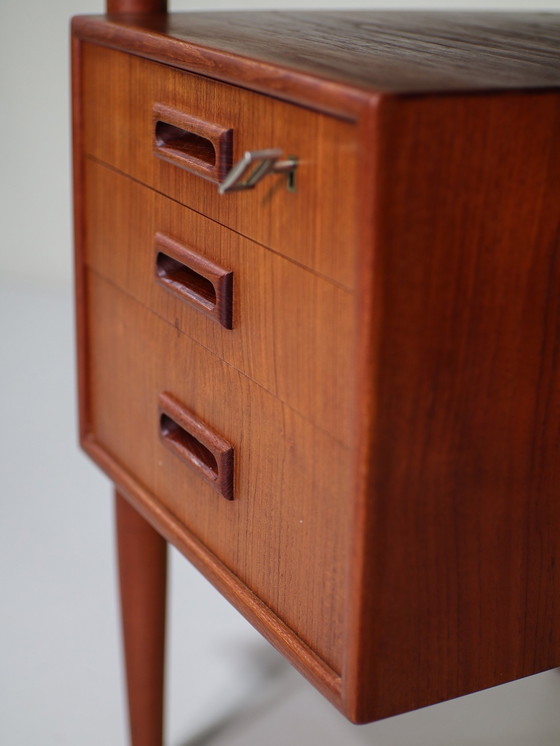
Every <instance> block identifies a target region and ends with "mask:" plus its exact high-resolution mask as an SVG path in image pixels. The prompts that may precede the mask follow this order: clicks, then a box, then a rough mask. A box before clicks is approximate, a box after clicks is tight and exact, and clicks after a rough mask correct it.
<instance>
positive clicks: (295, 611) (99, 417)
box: [87, 272, 351, 676]
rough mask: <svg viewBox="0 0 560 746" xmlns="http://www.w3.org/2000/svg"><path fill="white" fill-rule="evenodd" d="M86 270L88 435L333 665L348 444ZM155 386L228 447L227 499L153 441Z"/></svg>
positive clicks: (340, 607)
mask: <svg viewBox="0 0 560 746" xmlns="http://www.w3.org/2000/svg"><path fill="white" fill-rule="evenodd" d="M87 277H88V279H87V292H88V297H89V313H90V318H91V320H92V323H91V333H90V345H89V358H88V360H89V371H88V372H89V380H90V384H89V398H90V410H91V412H92V424H91V431H92V433H93V437H94V438H95V441H96V443H97V444H98V445H99V446H102V447H103V448H104V449H105V451H106V452H107V453H108V454H109V456H110V457H111V458H112V459H113V460H114V461H116V462H118V463H119V464H120V465H121V467H123V468H124V469H125V470H126V471H127V472H128V474H130V475H133V476H134V477H135V479H136V481H137V482H138V483H140V484H142V485H144V487H145V489H147V490H149V491H150V492H151V493H152V494H153V495H154V496H155V499H156V501H157V502H160V503H161V504H162V505H163V506H165V508H166V509H167V510H168V511H169V513H171V514H172V515H173V516H174V517H175V518H176V519H178V520H179V521H180V522H181V524H182V525H183V530H188V531H189V532H190V533H192V534H194V536H196V537H197V539H198V540H199V541H200V542H201V543H202V544H203V545H204V546H205V547H206V550H207V552H208V554H214V555H216V557H217V558H218V559H219V560H221V561H222V562H223V563H224V564H225V565H226V566H227V567H228V568H229V569H230V570H231V572H232V574H233V575H234V576H236V577H237V582H241V583H243V584H245V585H246V586H248V588H250V589H251V590H252V591H253V593H255V594H256V595H257V596H258V597H259V599H260V600H261V601H262V602H264V603H265V604H267V605H268V607H269V608H270V610H271V612H272V614H273V615H274V616H276V617H279V618H280V619H281V620H283V622H284V623H285V624H287V625H288V626H290V627H291V628H292V630H293V631H294V632H295V633H296V634H297V635H298V636H299V637H300V638H301V640H302V641H303V642H304V643H306V644H307V645H308V647H311V648H312V650H313V651H314V652H315V654H316V655H318V656H320V657H321V658H322V659H323V661H324V663H325V664H326V666H328V667H329V668H331V669H332V671H333V672H335V673H336V672H338V671H339V670H340V667H341V665H342V649H341V646H340V642H341V636H342V619H343V615H344V597H343V594H342V590H343V579H344V573H345V567H344V563H342V562H341V557H342V558H343V557H344V556H345V553H346V548H345V546H344V543H343V540H344V538H345V536H346V533H345V532H346V527H347V524H348V519H347V514H346V505H345V501H344V500H342V499H341V497H340V496H341V495H344V494H345V490H346V489H347V485H348V484H350V481H351V472H350V452H349V449H348V448H345V447H344V446H342V445H340V443H338V442H337V441H335V440H334V439H333V438H331V437H330V436H328V435H327V434H325V433H324V432H322V431H320V430H319V429H318V428H316V427H315V426H314V425H312V424H311V423H310V422H308V421H307V420H305V419H304V418H303V417H301V416H300V415H298V414H296V413H295V412H294V411H293V410H291V409H290V408H289V407H287V406H286V405H285V404H283V403H282V402H281V401H279V400H278V399H277V398H276V397H273V396H271V395H270V394H269V393H267V392H266V391H264V390H263V389H262V387H260V386H258V385H256V384H255V383H253V382H252V381H250V380H249V379H248V378H247V377H246V376H244V375H242V374H241V373H239V371H237V370H235V368H233V367H232V366H230V365H228V364H226V363H224V362H223V361H221V360H219V359H218V358H216V357H215V356H214V355H212V354H210V353H209V352H208V351H207V350H205V349H204V347H203V346H201V345H199V344H197V343H196V342H194V341H193V340H192V339H190V338H189V337H187V336H185V335H182V334H180V333H178V332H177V329H176V327H175V326H174V325H173V324H172V323H167V322H165V321H163V320H162V319H161V318H159V317H158V316H156V314H154V313H153V312H152V311H151V310H150V309H148V308H146V307H145V306H142V305H141V304H140V303H138V302H137V301H135V300H134V299H132V298H130V296H128V295H126V294H125V293H123V292H122V291H121V290H119V289H118V288H117V287H116V286H115V285H114V283H112V282H110V281H107V280H104V279H103V278H101V277H99V276H98V275H96V274H95V273H94V272H88V273H87ZM177 302H179V301H177ZM132 331H133V332H134V333H132ZM148 361H149V364H148ZM162 392H170V393H172V394H173V396H174V397H175V398H176V399H177V400H179V401H180V402H181V404H182V405H184V406H187V407H188V408H189V409H190V411H191V412H192V413H193V414H194V415H195V416H196V417H197V419H198V420H201V421H202V422H204V423H207V424H208V425H210V426H211V428H212V430H213V431H215V432H216V433H219V434H220V435H222V436H227V439H228V441H229V442H230V443H231V445H232V446H233V448H234V451H235V484H234V495H235V499H234V500H233V501H228V500H224V499H222V498H221V497H219V496H218V495H217V494H216V492H215V490H214V488H213V486H212V485H211V484H208V483H207V482H206V481H204V480H202V479H200V477H199V476H198V475H197V474H196V473H194V472H193V471H192V469H190V468H189V467H188V466H187V465H186V464H185V463H184V462H183V461H181V460H180V459H178V458H177V456H176V455H175V453H172V452H171V451H170V450H169V448H168V447H167V446H166V444H165V443H163V442H162V440H161V438H160V426H159V416H158V407H159V401H160V395H161V393H162ZM224 402H227V406H225V405H224ZM303 454H307V458H304V457H303ZM308 459H309V460H308ZM326 464H336V469H334V468H325V465H326ZM114 473H115V472H112V474H114ZM117 477H118V484H121V483H122V477H120V475H118V474H117ZM133 494H134V496H135V497H136V496H137V492H134V493H133ZM137 499H138V498H137ZM326 536H328V541H325V537H326ZM302 556H305V557H307V558H308V561H307V562H305V563H302V561H301V558H302ZM325 619H328V623H327V624H325ZM331 676H332V674H331Z"/></svg>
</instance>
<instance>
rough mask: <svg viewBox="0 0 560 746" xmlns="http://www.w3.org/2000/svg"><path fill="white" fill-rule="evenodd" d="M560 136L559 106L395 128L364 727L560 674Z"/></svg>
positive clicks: (382, 269) (378, 223)
mask: <svg viewBox="0 0 560 746" xmlns="http://www.w3.org/2000/svg"><path fill="white" fill-rule="evenodd" d="M559 125H560V94H558V93H556V94H543V95H539V96H531V95H506V94H503V95H501V96H486V97H474V96H461V97H437V98H434V97H432V98H408V99H401V100H397V99H393V100H390V99H389V100H386V101H384V102H383V103H382V104H381V107H380V109H379V120H378V123H377V131H378V137H379V145H378V151H377V152H378V157H377V169H376V171H377V174H378V189H377V192H376V197H375V198H376V209H375V212H374V213H373V214H372V219H373V220H375V225H374V231H375V246H376V259H375V272H374V273H373V274H372V276H371V277H372V279H373V281H374V282H373V284H372V286H371V288H370V291H369V292H370V294H371V295H372V296H374V297H375V299H374V301H373V302H374V306H373V307H374V308H375V309H376V311H377V320H372V321H373V323H372V332H371V333H370V337H369V339H370V340H371V345H372V348H373V349H372V354H373V356H374V363H373V366H371V364H370V366H371V367H370V382H371V383H370V391H371V396H372V397H373V399H374V412H375V416H373V417H371V418H370V428H371V441H370V450H369V458H368V461H367V464H368V468H369V487H368V489H367V493H366V495H365V496H364V497H363V498H362V499H363V500H364V503H365V505H366V509H365V510H364V511H363V513H362V515H361V526H360V527H359V529H358V530H363V531H364V538H363V541H359V542H358V543H359V545H360V547H361V551H363V552H364V557H363V558H362V561H364V566H365V568H366V571H365V573H364V576H363V586H362V588H361V590H360V589H358V591H357V593H356V595H355V596H354V599H353V601H352V604H354V608H356V609H358V608H359V609H361V615H358V618H355V619H354V621H353V625H354V628H353V629H351V630H349V635H350V636H351V637H352V636H353V635H356V636H357V638H358V641H357V642H356V640H355V641H354V644H353V646H352V647H353V651H354V655H355V656H357V657H358V660H356V661H355V662H354V665H355V671H356V677H355V679H354V681H349V680H348V681H347V682H346V685H347V687H348V689H347V692H352V693H353V694H354V703H353V708H354V709H355V715H354V716H355V717H356V718H357V719H358V720H370V719H372V718H376V717H384V716H388V715H392V714H396V713H398V712H403V711H405V710H408V709H412V708H417V707H420V706H423V705H427V704H431V703H434V702H437V701H439V700H443V699H448V698H450V697H455V696H458V695H460V694H465V693H467V692H470V691H474V690H478V689H481V688H485V687H488V686H493V685H497V684H500V683H503V682H505V681H509V680H511V679H515V678H519V677H521V676H527V675H529V674H533V673H536V672H537V671H542V670H545V669H547V668H551V667H553V666H556V665H558V664H559V663H560V627H559V625H558V613H559V608H558V599H559V598H560V574H559V571H558V564H557V555H558V550H559V538H558V537H559V536H560V503H559V502H558V489H557V488H558V483H559V479H560V458H559V456H560V454H559V445H560V416H559V415H560V396H559V388H558V370H559V369H558V363H559V354H560V347H559V339H560V305H559V301H558V287H559V283H560V269H559V265H558V250H559V248H560V246H559V237H560V213H559V207H558V206H559V205H560V176H559V175H560V143H559V141H558V138H557V137H556V134H555V133H556V132H557V131H558V127H559ZM372 300H373V299H372ZM363 362H364V363H365V362H366V361H365V360H364V361H363ZM372 374H373V375H372ZM371 387H373V388H371ZM349 696H350V698H352V697H351V695H349ZM351 707H352V706H351Z"/></svg>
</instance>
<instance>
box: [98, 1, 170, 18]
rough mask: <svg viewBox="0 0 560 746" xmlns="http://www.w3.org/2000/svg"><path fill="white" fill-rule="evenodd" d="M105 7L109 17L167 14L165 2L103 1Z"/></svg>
mask: <svg viewBox="0 0 560 746" xmlns="http://www.w3.org/2000/svg"><path fill="white" fill-rule="evenodd" d="M105 5H106V6H107V13H108V14H109V15H115V14H129V15H134V14H136V13H166V12H167V0H105Z"/></svg>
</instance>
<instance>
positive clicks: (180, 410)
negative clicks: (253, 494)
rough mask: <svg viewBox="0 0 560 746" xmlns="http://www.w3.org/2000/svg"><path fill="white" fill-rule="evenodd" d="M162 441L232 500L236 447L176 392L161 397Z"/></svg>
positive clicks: (160, 430)
mask: <svg viewBox="0 0 560 746" xmlns="http://www.w3.org/2000/svg"><path fill="white" fill-rule="evenodd" d="M159 412H160V426H159V432H160V437H161V439H162V441H163V443H164V444H165V445H166V446H167V447H168V448H170V449H171V451H172V452H173V453H175V454H176V455H177V456H178V457H179V458H180V459H182V460H183V461H184V462H185V463H186V464H188V466H190V467H191V468H192V469H193V470H194V471H195V473H196V474H197V475H198V476H199V477H201V478H202V479H204V480H205V481H206V482H208V484H210V485H211V487H212V488H213V489H215V490H216V492H218V494H220V495H222V497H225V498H226V500H233V483H234V474H233V465H234V460H233V458H234V454H233V446H232V445H231V443H228V441H227V440H225V439H224V438H222V436H221V435H218V433H216V432H214V430H212V429H211V428H209V427H208V425H207V424H206V423H205V422H203V421H202V420H201V419H200V418H199V417H197V416H196V415H195V414H193V412H191V411H189V409H188V408H187V407H185V405H184V404H182V403H181V402H180V401H179V400H178V399H177V398H176V397H175V396H173V394H170V393H169V392H167V391H164V392H163V393H162V394H160V397H159Z"/></svg>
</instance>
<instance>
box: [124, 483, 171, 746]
mask: <svg viewBox="0 0 560 746" xmlns="http://www.w3.org/2000/svg"><path fill="white" fill-rule="evenodd" d="M115 515H116V527H117V548H118V561H119V586H120V598H121V617H122V627H123V641H124V653H125V663H126V680H127V689H128V711H129V724H130V737H131V738H130V741H131V746H162V744H163V681H164V648H165V605H166V586H167V542H166V541H165V539H164V538H163V537H162V536H160V534H159V533H158V532H157V531H155V530H154V529H153V528H152V526H151V525H150V524H149V523H147V522H146V521H145V520H144V518H142V516H141V515H139V513H137V512H136V510H135V509H134V508H133V507H132V506H131V505H130V504H129V503H128V501H127V500H126V499H125V498H124V497H123V496H122V495H121V494H119V492H118V491H116V492H115Z"/></svg>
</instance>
